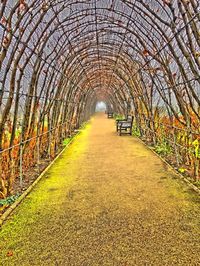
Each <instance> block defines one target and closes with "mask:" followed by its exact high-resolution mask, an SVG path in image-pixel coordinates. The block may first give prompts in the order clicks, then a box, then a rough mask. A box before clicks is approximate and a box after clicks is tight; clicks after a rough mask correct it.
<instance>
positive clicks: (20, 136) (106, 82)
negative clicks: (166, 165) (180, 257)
mask: <svg viewBox="0 0 200 266" xmlns="http://www.w3.org/2000/svg"><path fill="white" fill-rule="evenodd" d="M0 18H1V20H0V29H1V30H0V39H1V52H0V69H1V72H0V73H1V74H0V111H1V117H0V119H1V120H0V149H1V151H4V150H6V151H8V153H5V152H4V154H3V153H2V154H3V155H2V156H4V155H5V156H8V157H10V159H6V160H7V161H9V160H11V161H13V159H12V157H14V160H16V161H17V160H18V159H17V158H18V157H19V156H17V155H16V154H18V155H19V153H20V151H19V150H20V148H19V147H18V148H16V150H15V151H14V152H13V149H12V147H13V146H15V145H17V144H18V143H19V142H20V143H24V147H23V151H22V153H24V152H25V153H26V147H28V146H29V145H28V143H29V144H30V143H31V141H29V140H31V139H32V138H34V137H35V135H37V136H39V135H40V136H41V139H40V141H41V146H45V145H46V147H48V146H49V145H50V143H49V141H50V139H49V140H47V139H48V136H47V134H46V135H45V132H52V134H53V137H52V138H51V140H53V141H54V146H55V147H57V145H58V143H59V142H60V140H61V139H63V138H65V137H66V136H67V135H71V132H73V131H74V129H77V128H79V127H80V126H81V124H82V123H83V122H84V121H87V120H88V119H89V118H90V117H91V115H92V114H93V113H94V112H95V107H96V103H97V102H98V101H103V102H105V103H106V105H107V109H110V110H112V111H113V112H114V113H116V114H121V115H126V114H127V113H129V114H132V115H133V116H134V119H135V123H136V126H137V128H138V129H139V131H140V134H141V135H142V134H145V132H146V131H145V130H143V128H142V125H143V124H145V126H147V128H148V130H150V131H149V132H152V131H153V134H151V137H152V138H153V141H154V142H156V140H155V135H156V131H157V130H159V128H161V127H162V125H163V124H159V123H164V122H167V123H168V124H167V126H168V127H169V126H170V125H174V126H176V127H177V128H179V129H177V130H183V131H184V130H185V131H186V134H189V135H191V134H193V137H192V140H191V141H194V140H195V139H196V138H199V135H198V134H199V121H200V113H199V106H200V99H199V96H200V89H199V84H200V79H199V69H200V61H199V60H200V59H199V58H200V40H199V30H198V29H199V19H200V14H199V1H196V0H191V1H187V0H184V1H179V0H176V1H170V0H151V1H148V3H147V1H141V0H140V1H139V0H134V1H129V0H123V1H120V0H116V1H115V0H112V1H111V0H109V1H100V0H99V1H98V0H95V1H62V0H60V1H39V0H31V1H25V0H20V1H16V2H13V1H9V0H4V1H1V4H0ZM156 119H157V120H156ZM192 132H193V133H192ZM170 134H171V133H170ZM184 134H185V133H184ZM46 137H47V139H46ZM49 138H50V137H49ZM147 138H148V137H147ZM43 139H44V141H43ZM43 142H45V143H47V144H45V143H43ZM32 145H33V150H34V149H37V145H36V142H35V144H34V143H32ZM181 145H182V144H181ZM198 145H199V144H197V146H198ZM19 146H20V145H19ZM50 146H53V144H52V143H51V145H50ZM198 147H199V146H198ZM55 149H56V148H55ZM194 149H195V147H194ZM33 150H32V151H33ZM52 150H54V147H53V148H52ZM45 152H46V148H45V147H43V148H42V147H41V153H44V154H45ZM12 153H14V154H12ZM22 156H23V155H22ZM41 156H43V154H41ZM52 156H53V155H52ZM25 157H27V156H25ZM30 157H34V155H33V154H32V155H30ZM32 159H33V161H35V160H34V158H32ZM17 164H18V162H17ZM25 164H26V163H25ZM27 164H29V163H28V162H27ZM2 167H3V168H6V166H5V165H4V166H2ZM8 169H10V167H9V164H8V165H7V171H8ZM5 172H6V171H5ZM8 172H9V171H8ZM197 172H198V170H197ZM197 172H196V175H197ZM8 175H10V173H9V174H8ZM5 179H7V177H6V174H5V176H4V177H3V178H2V180H5ZM2 182H3V181H2ZM9 182H11V181H9ZM2 186H3V185H2ZM2 189H3V188H2Z"/></svg>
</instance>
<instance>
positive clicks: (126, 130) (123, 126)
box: [117, 116, 133, 136]
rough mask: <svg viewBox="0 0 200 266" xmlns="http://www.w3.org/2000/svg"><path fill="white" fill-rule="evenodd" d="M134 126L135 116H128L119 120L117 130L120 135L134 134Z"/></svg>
mask: <svg viewBox="0 0 200 266" xmlns="http://www.w3.org/2000/svg"><path fill="white" fill-rule="evenodd" d="M132 127H133V116H127V119H125V120H118V121H117V131H118V132H119V135H120V136H121V135H122V134H129V135H132Z"/></svg>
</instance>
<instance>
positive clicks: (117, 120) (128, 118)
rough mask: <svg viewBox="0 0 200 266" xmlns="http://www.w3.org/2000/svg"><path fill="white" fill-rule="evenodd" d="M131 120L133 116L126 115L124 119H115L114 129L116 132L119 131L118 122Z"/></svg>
mask: <svg viewBox="0 0 200 266" xmlns="http://www.w3.org/2000/svg"><path fill="white" fill-rule="evenodd" d="M132 121H133V116H132V115H128V116H127V117H126V118H125V119H116V130H117V132H118V131H119V127H120V124H121V123H122V122H132Z"/></svg>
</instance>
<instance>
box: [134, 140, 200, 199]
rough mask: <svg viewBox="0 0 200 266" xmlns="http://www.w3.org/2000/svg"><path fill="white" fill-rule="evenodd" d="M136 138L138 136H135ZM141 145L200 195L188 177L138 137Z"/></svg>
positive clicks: (199, 190)
mask: <svg viewBox="0 0 200 266" xmlns="http://www.w3.org/2000/svg"><path fill="white" fill-rule="evenodd" d="M135 137H136V136H135ZM136 138H137V139H138V140H139V141H140V143H142V144H143V145H144V146H146V147H147V148H148V150H150V151H151V152H153V153H154V154H155V155H156V156H157V157H158V158H160V159H161V161H162V162H163V163H165V164H166V165H167V166H168V167H169V169H170V170H171V171H172V172H174V173H175V174H176V175H177V176H179V178H180V179H181V180H183V181H184V182H185V183H186V184H187V185H188V187H190V188H191V189H193V190H194V191H195V192H196V193H197V194H199V195H200V189H199V188H198V187H197V186H195V185H194V184H193V183H192V182H190V181H189V180H188V179H187V178H186V177H184V176H183V175H182V174H181V173H179V172H178V171H177V170H176V169H175V168H174V167H173V166H172V165H171V164H170V163H168V162H167V161H166V160H165V159H164V158H163V157H162V156H160V155H159V154H158V153H157V152H155V151H154V150H153V149H151V148H150V147H149V146H148V145H147V144H146V143H145V142H144V141H143V140H141V139H140V138H139V137H136Z"/></svg>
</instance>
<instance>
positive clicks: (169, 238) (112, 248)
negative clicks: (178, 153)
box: [0, 114, 200, 266]
mask: <svg viewBox="0 0 200 266" xmlns="http://www.w3.org/2000/svg"><path fill="white" fill-rule="evenodd" d="M199 218H200V206H199V200H198V195H197V194H195V193H194V192H192V191H191V190H190V189H189V188H188V187H187V185H185V184H184V183H183V182H182V181H180V180H179V178H177V176H176V174H175V173H173V171H171V170H169V169H168V168H167V167H166V165H165V164H163V162H162V161H161V160H160V159H159V158H158V157H157V156H156V155H155V154H153V153H152V152H151V151H150V150H149V149H148V148H146V147H145V146H144V145H143V144H142V143H141V142H140V141H139V140H138V139H136V138H134V137H130V136H122V137H119V136H117V135H116V133H115V125H114V121H113V120H109V119H106V118H105V116H104V115H102V114H100V115H96V116H95V117H94V118H93V119H92V121H91V123H90V124H89V125H88V126H87V127H86V129H84V130H83V132H82V133H81V134H80V135H79V136H78V137H77V139H76V140H75V142H74V143H73V144H72V145H71V146H70V147H69V148H68V149H67V150H65V151H64V153H63V154H62V155H61V156H60V158H59V159H58V160H57V161H56V163H55V164H54V165H53V166H52V167H51V168H50V170H49V171H48V172H47V173H46V174H45V176H44V177H43V179H42V180H41V181H40V182H39V183H38V185H37V186H36V187H35V188H34V190H33V191H32V192H31V193H30V194H29V195H28V197H27V198H26V199H25V200H24V201H23V202H22V203H21V205H20V206H18V207H17V209H16V210H15V211H14V213H13V215H11V217H10V218H9V220H8V221H7V222H6V223H5V224H4V225H3V228H2V231H1V232H0V265H3V266H7V265H8V266H12V265H17V266H18V265H19V266H23V265H24V266H28V265H31V266H32V265H36V266H40V265H48V266H51V265H52V266H53V265H66V266H68V265H69V266H95V265H99V266H107V265H113V266H118V265H119V266H128V265H134V266H137V265H148V266H149V265H153V266H154V265H184V266H189V265H200V257H199V254H200V230H199V229H200V227H199V222H200V219H199ZM7 252H9V253H8V254H7ZM7 255H12V256H7Z"/></svg>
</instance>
